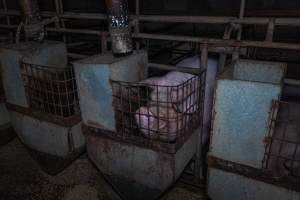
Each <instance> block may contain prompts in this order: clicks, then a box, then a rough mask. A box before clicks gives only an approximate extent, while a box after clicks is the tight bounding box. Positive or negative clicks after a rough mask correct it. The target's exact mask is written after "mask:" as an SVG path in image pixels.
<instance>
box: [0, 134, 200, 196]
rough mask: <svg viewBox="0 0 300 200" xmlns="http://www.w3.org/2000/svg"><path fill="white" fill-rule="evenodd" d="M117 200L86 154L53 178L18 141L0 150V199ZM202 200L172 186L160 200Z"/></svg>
mask: <svg viewBox="0 0 300 200" xmlns="http://www.w3.org/2000/svg"><path fill="white" fill-rule="evenodd" d="M21 199H22V200H119V199H120V198H119V196H118V195H117V194H116V193H115V192H114V191H113V190H112V188H111V186H110V185H108V184H107V183H106V182H105V180H104V179H103V178H102V176H101V174H100V173H99V171H98V170H97V169H96V168H95V167H94V165H92V164H91V163H90V161H89V160H88V158H87V156H86V154H84V155H82V156H81V157H79V158H78V159H77V160H76V161H75V162H73V163H72V164H71V165H70V166H69V167H68V168H66V169H65V170H64V171H63V172H61V173H60V174H58V175H56V176H49V175H47V174H45V173H44V172H43V171H41V170H40V168H39V166H38V165H37V163H36V162H35V161H34V160H33V159H32V158H31V157H30V156H29V154H28V152H27V150H26V149H25V148H24V146H23V144H21V142H20V141H19V140H18V139H14V140H13V141H12V142H10V143H9V144H7V145H5V146H2V147H0V200H21ZM177 199H178V200H179V199H184V200H196V199H198V200H199V199H204V198H203V196H202V194H201V193H198V192H197V193H193V192H191V191H189V190H187V189H185V188H183V187H180V186H174V187H173V188H172V189H171V190H170V191H168V192H167V193H166V194H165V195H164V196H163V197H162V198H161V200H177Z"/></svg>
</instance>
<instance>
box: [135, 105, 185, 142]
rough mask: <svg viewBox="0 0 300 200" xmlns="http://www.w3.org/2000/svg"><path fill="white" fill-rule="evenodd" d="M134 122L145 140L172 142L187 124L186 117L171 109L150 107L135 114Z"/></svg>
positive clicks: (142, 108)
mask: <svg viewBox="0 0 300 200" xmlns="http://www.w3.org/2000/svg"><path fill="white" fill-rule="evenodd" d="M135 121H136V123H137V125H138V127H139V129H140V130H141V133H142V134H143V136H145V137H146V138H150V139H159V140H161V141H165V142H173V141H175V140H176V138H177V136H178V135H179V134H180V132H181V130H182V129H183V128H184V126H185V125H186V124H187V123H188V115H185V116H184V115H182V114H181V113H177V112H176V111H175V110H174V109H172V108H171V107H158V106H155V105H150V106H148V107H141V108H139V109H138V110H137V111H136V112H135Z"/></svg>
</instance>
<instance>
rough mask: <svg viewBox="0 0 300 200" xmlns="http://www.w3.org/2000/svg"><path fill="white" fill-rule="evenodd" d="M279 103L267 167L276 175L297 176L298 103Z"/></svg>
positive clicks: (299, 154)
mask: <svg viewBox="0 0 300 200" xmlns="http://www.w3.org/2000/svg"><path fill="white" fill-rule="evenodd" d="M280 105H281V106H280V108H279V110H278V114H277V121H276V123H275V126H274V131H273V136H272V138H273V140H272V143H271V146H270V150H269V154H270V155H271V156H270V157H269V160H268V169H270V170H271V171H272V172H273V173H274V175H275V176H276V177H283V176H294V177H298V178H299V177H300V125H299V122H300V104H299V105H298V104H295V103H289V104H286V103H282V104H280ZM297 123H298V125H297ZM272 155H273V156H272ZM278 156H280V157H278Z"/></svg>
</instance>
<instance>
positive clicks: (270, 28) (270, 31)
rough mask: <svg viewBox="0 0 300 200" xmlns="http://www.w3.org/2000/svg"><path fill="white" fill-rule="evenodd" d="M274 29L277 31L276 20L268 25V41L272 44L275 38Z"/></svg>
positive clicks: (271, 20)
mask: <svg viewBox="0 0 300 200" xmlns="http://www.w3.org/2000/svg"><path fill="white" fill-rule="evenodd" d="M274 29H275V19H270V22H269V24H268V29H267V34H266V41H268V42H272V41H273V36H274Z"/></svg>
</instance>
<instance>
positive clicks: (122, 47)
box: [105, 0, 132, 56]
mask: <svg viewBox="0 0 300 200" xmlns="http://www.w3.org/2000/svg"><path fill="white" fill-rule="evenodd" d="M105 2H106V6H107V8H108V20H109V32H110V36H111V40H112V52H113V54H114V55H119V56H122V55H127V54H129V53H131V52H132V38H131V30H130V24H129V13H128V12H129V11H128V2H127V0H106V1H105Z"/></svg>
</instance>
